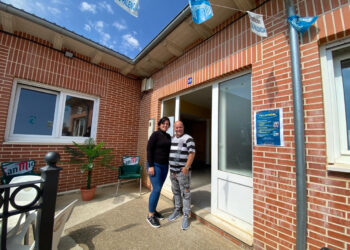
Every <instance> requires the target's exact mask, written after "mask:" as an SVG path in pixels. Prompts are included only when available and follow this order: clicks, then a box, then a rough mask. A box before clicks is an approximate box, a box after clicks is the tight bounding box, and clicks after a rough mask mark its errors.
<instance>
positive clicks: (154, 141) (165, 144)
mask: <svg viewBox="0 0 350 250" xmlns="http://www.w3.org/2000/svg"><path fill="white" fill-rule="evenodd" d="M170 146H171V137H170V135H169V134H168V133H166V132H163V131H162V130H157V131H155V132H153V134H152V135H151V137H150V138H149V140H148V143H147V161H148V164H149V166H154V163H155V162H156V163H158V164H168V163H169V153H170Z"/></svg>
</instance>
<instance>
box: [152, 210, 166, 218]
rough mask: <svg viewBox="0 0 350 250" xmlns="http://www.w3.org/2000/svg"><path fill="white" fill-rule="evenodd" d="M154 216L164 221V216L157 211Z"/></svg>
mask: <svg viewBox="0 0 350 250" xmlns="http://www.w3.org/2000/svg"><path fill="white" fill-rule="evenodd" d="M154 216H155V217H157V218H158V220H164V216H163V215H162V214H161V213H159V212H157V211H155V212H154Z"/></svg>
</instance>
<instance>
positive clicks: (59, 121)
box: [4, 79, 100, 144]
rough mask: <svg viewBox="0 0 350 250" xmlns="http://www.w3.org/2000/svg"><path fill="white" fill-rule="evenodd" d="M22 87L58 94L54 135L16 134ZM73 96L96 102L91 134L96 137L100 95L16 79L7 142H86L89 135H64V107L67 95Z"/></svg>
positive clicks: (8, 121) (6, 133)
mask: <svg viewBox="0 0 350 250" xmlns="http://www.w3.org/2000/svg"><path fill="white" fill-rule="evenodd" d="M22 87H25V88H26V89H32V90H36V91H40V92H43V93H50V94H55V95H57V99H56V107H55V114H54V121H53V128H52V135H18V134H14V133H13V130H14V125H15V120H16V113H17V105H18V101H19V94H20V90H21V88H22ZM67 95H69V96H73V97H77V98H83V99H87V100H91V101H93V102H94V106H93V115H92V124H91V132H90V133H91V134H90V137H91V138H94V139H96V134H97V121H98V113H99V103H100V100H99V98H98V97H94V96H91V95H86V94H82V93H78V92H75V91H71V90H67V89H63V88H58V87H53V86H49V85H45V84H41V83H36V82H31V81H27V80H21V79H15V80H14V85H13V89H12V94H11V100H10V106H9V112H8V116H7V124H6V131H5V142H4V143H5V144H33V143H34V144H72V143H73V141H74V142H77V143H84V142H85V140H86V139H87V137H78V136H62V126H63V118H64V107H65V100H66V96H67Z"/></svg>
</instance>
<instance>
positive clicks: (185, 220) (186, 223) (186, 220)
mask: <svg viewBox="0 0 350 250" xmlns="http://www.w3.org/2000/svg"><path fill="white" fill-rule="evenodd" d="M189 227H190V222H189V218H188V215H184V217H183V218H182V224H181V229H182V230H187V229H188V228H189Z"/></svg>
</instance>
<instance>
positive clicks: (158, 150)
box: [147, 117, 171, 227]
mask: <svg viewBox="0 0 350 250" xmlns="http://www.w3.org/2000/svg"><path fill="white" fill-rule="evenodd" d="M169 127H170V120H169V118H168V117H163V118H162V119H160V120H159V122H158V130H157V131H155V132H153V134H152V135H151V137H150V138H149V140H148V144H147V172H148V175H149V178H150V180H151V183H152V192H151V195H150V196H149V203H148V216H147V221H148V223H149V224H150V225H151V226H152V227H160V223H159V219H161V220H162V219H164V217H163V216H162V215H161V214H160V213H159V212H157V211H156V207H157V204H158V200H159V196H160V191H161V190H162V187H163V184H164V181H165V179H166V177H167V175H168V169H169V165H168V162H169V153H170V146H171V137H170V135H169V134H168V133H167V132H166V131H167V130H168V128H169Z"/></svg>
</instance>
